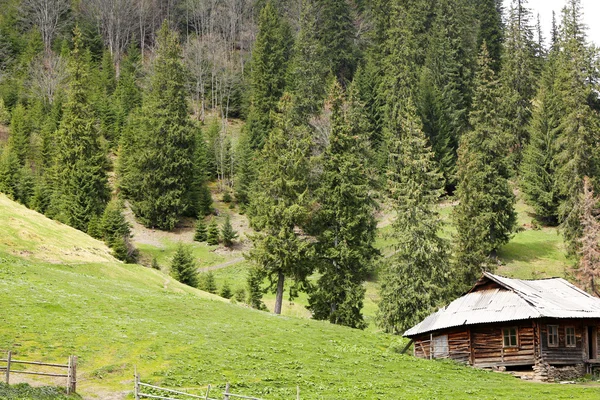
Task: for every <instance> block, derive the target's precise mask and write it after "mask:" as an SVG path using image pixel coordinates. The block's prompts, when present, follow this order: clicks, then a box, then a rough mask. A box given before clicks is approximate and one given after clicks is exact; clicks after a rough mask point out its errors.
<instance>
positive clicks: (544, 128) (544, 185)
mask: <svg viewBox="0 0 600 400" xmlns="http://www.w3.org/2000/svg"><path fill="white" fill-rule="evenodd" d="M555 82H556V54H555V53H554V52H552V53H551V54H550V59H549V61H548V63H547V64H546V68H545V70H544V73H543V75H542V79H541V83H540V89H539V90H538V93H537V95H536V97H535V100H534V102H533V104H534V106H533V112H532V116H531V122H530V124H529V144H528V145H527V146H526V147H525V149H524V151H523V161H522V163H521V168H520V188H521V190H522V191H523V193H524V195H525V198H526V201H527V203H528V204H529V205H531V206H532V207H533V209H534V211H535V216H536V218H537V219H538V220H539V221H541V222H543V223H545V224H548V225H557V224H558V207H559V204H560V194H559V192H558V186H557V182H556V181H557V162H556V156H557V153H558V151H559V144H558V136H559V133H560V120H561V116H562V111H561V108H562V106H561V99H560V97H559V96H558V93H557V91H556V88H555Z"/></svg>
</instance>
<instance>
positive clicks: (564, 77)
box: [556, 0, 600, 254]
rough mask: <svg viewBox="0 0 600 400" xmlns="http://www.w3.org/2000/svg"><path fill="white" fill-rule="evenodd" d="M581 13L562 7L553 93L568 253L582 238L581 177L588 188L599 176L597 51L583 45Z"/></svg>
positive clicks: (575, 0) (576, 1)
mask: <svg viewBox="0 0 600 400" xmlns="http://www.w3.org/2000/svg"><path fill="white" fill-rule="evenodd" d="M581 12H582V6H581V1H580V0H571V1H569V3H568V5H567V7H565V8H564V9H563V16H562V24H561V30H560V39H559V47H560V48H561V52H560V56H559V58H558V66H557V90H559V91H560V96H561V100H562V103H563V104H564V107H565V115H564V117H563V118H562V119H561V124H560V129H561V133H560V137H559V145H560V152H559V154H558V155H557V158H556V159H557V162H558V165H559V167H558V178H557V184H558V188H559V192H560V194H561V196H562V197H563V199H564V201H562V203H561V205H560V207H559V218H560V223H561V227H562V232H563V235H564V238H565V241H566V243H567V248H568V250H569V252H570V253H572V254H574V253H575V252H576V251H577V249H578V247H579V245H578V238H579V237H581V234H582V227H581V211H582V210H581V207H580V206H581V204H580V199H581V193H582V192H583V178H584V177H585V176H588V177H589V178H590V179H591V181H592V184H595V183H596V182H597V181H598V179H599V178H600V154H599V152H598V143H599V142H600V115H599V111H598V109H599V108H600V107H599V106H598V100H597V93H598V86H597V84H596V82H597V81H598V72H597V68H595V67H594V66H593V65H594V64H593V63H594V61H593V60H594V59H595V58H596V57H597V55H596V54H597V53H595V50H594V49H593V48H591V47H590V46H588V45H587V43H586V36H585V28H584V25H583V23H582V14H581Z"/></svg>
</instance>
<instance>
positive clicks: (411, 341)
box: [298, 339, 413, 390]
mask: <svg viewBox="0 0 600 400" xmlns="http://www.w3.org/2000/svg"><path fill="white" fill-rule="evenodd" d="M411 344H413V340H412V339H410V341H409V342H408V344H407V345H406V346H404V348H403V349H402V351H400V354H404V353H406V350H408V348H409V347H410V345H411ZM298 390H300V389H298Z"/></svg>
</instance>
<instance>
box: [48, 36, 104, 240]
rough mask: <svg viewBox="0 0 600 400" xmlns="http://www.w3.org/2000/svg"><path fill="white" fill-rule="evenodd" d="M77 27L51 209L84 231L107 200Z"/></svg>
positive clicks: (85, 66)
mask: <svg viewBox="0 0 600 400" xmlns="http://www.w3.org/2000/svg"><path fill="white" fill-rule="evenodd" d="M87 58H88V57H87V56H86V52H85V51H84V49H83V48H82V36H81V31H80V29H79V28H78V27H75V30H74V32H73V50H72V51H71V58H70V63H69V88H68V91H67V99H66V101H65V103H64V105H63V117H62V119H61V122H60V127H59V129H58V131H57V133H56V154H55V162H54V169H53V174H54V182H55V186H54V195H53V202H54V205H53V207H54V210H55V213H56V217H58V218H59V219H60V220H62V221H63V222H66V223H67V224H69V225H71V226H73V227H75V228H77V229H80V230H83V231H87V225H88V223H89V221H90V218H91V217H92V216H93V215H96V216H99V215H100V214H101V213H102V212H103V211H104V208H105V207H106V203H107V202H108V200H109V194H110V191H109V188H108V179H107V175H106V167H107V163H108V161H107V158H106V153H105V151H104V149H103V148H102V146H101V144H100V137H99V134H98V131H97V130H96V124H95V118H94V113H93V109H92V106H91V103H90V100H89V93H88V92H89V91H88V88H87V85H88V79H89V65H88V64H87Z"/></svg>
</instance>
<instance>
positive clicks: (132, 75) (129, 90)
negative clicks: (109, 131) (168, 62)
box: [113, 45, 142, 140]
mask: <svg viewBox="0 0 600 400" xmlns="http://www.w3.org/2000/svg"><path fill="white" fill-rule="evenodd" d="M139 58H140V55H139V50H138V49H137V47H136V46H134V45H132V46H130V47H129V49H128V50H127V55H126V56H125V57H124V58H123V61H122V62H121V68H120V74H119V79H118V81H117V86H116V88H115V92H114V95H113V99H114V103H115V105H114V106H115V113H116V119H115V140H119V139H120V134H121V131H122V130H123V127H124V125H125V123H126V121H127V118H128V117H129V114H131V112H132V111H133V110H134V109H135V108H137V107H140V106H141V105H142V91H141V89H140V88H139V86H138V84H137V79H138V75H139V73H138V69H139V63H140V60H139Z"/></svg>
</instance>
